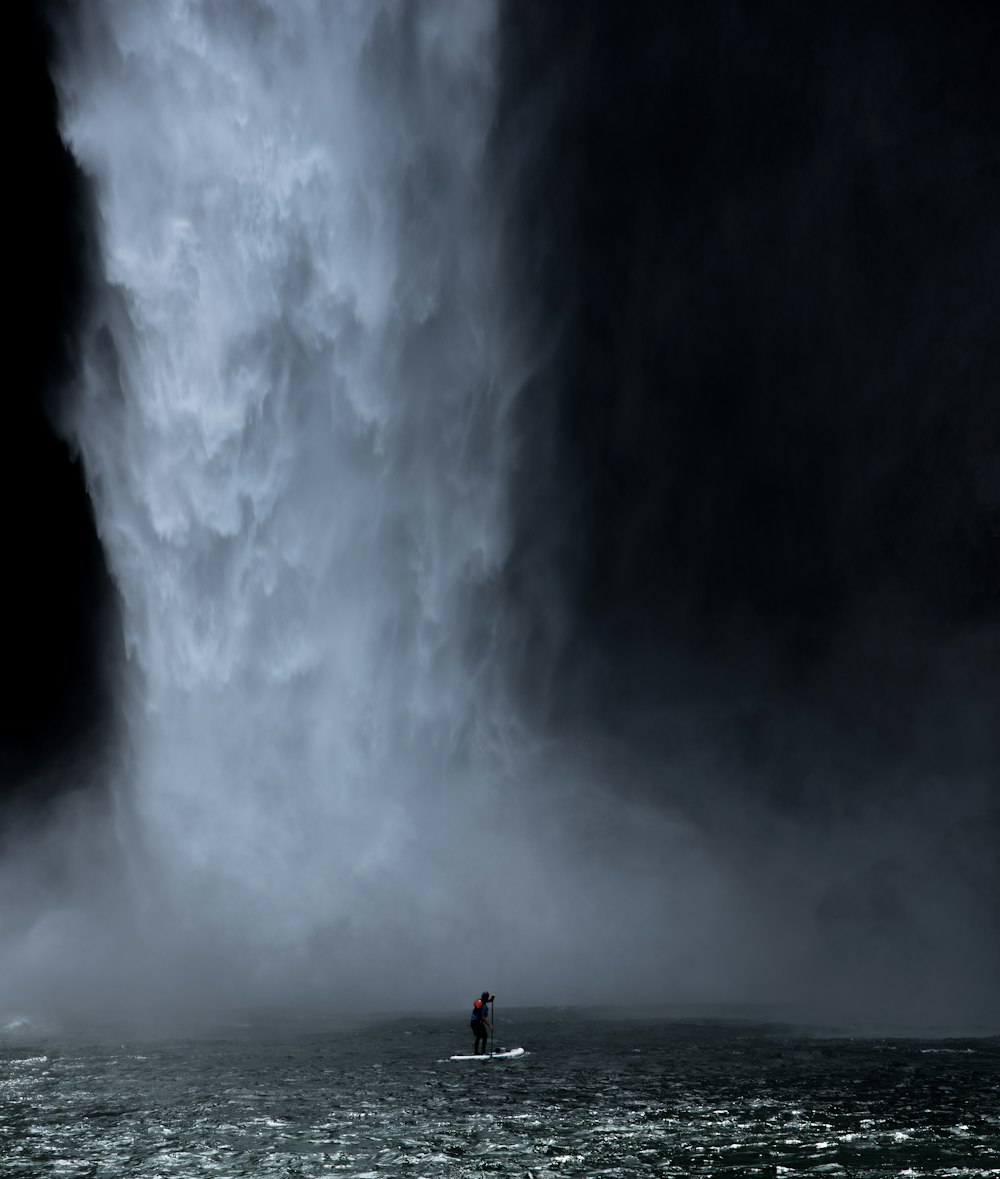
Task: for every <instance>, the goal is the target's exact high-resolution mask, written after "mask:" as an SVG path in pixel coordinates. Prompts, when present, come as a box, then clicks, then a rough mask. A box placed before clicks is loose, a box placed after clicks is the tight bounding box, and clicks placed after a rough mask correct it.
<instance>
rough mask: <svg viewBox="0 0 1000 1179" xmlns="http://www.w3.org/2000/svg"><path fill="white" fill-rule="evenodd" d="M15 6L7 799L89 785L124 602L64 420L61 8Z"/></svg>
mask: <svg viewBox="0 0 1000 1179" xmlns="http://www.w3.org/2000/svg"><path fill="white" fill-rule="evenodd" d="M15 11H16V15H14V16H12V17H11V18H10V21H11V25H12V26H13V27H10V28H8V37H7V41H6V43H7V46H8V54H9V55H10V57H11V58H13V57H14V56H15V55H16V59H17V60H16V63H15V62H14V61H13V60H9V61H8V66H9V67H11V72H12V74H13V75H14V76H16V77H17V78H18V80H19V81H18V97H17V109H16V117H15V118H14V119H13V120H12V131H13V137H14V142H13V144H12V145H11V146H10V155H9V159H10V160H11V162H12V167H11V170H10V182H9V184H8V199H9V201H10V203H11V205H10V207H11V215H10V217H9V221H8V233H9V235H10V239H11V240H10V247H11V248H10V250H9V253H8V258H9V260H11V261H12V263H13V264H12V265H10V266H9V268H8V271H7V275H8V290H7V300H6V304H7V314H8V316H9V317H11V322H10V323H9V334H8V346H9V348H10V353H9V355H8V364H9V368H8V373H9V377H10V379H9V383H8V387H7V391H6V396H5V398H4V408H3V428H2V433H0V437H2V447H3V453H2V459H0V505H2V508H0V510H2V512H3V523H4V527H3V570H4V572H3V577H2V579H0V594H2V601H0V619H2V625H3V634H4V643H3V665H2V682H3V703H2V707H0V792H2V793H0V802H2V801H5V802H7V803H9V804H16V805H18V806H25V807H30V806H31V805H32V804H33V803H36V802H38V803H41V802H44V801H45V800H46V799H48V798H50V797H51V796H52V795H53V794H55V793H58V792H60V791H61V790H63V789H70V788H72V787H73V786H74V785H75V784H78V783H79V781H80V775H79V773H78V770H79V767H80V763H81V758H84V757H85V756H86V755H87V754H89V753H92V752H95V751H97V750H98V749H99V748H100V746H101V744H102V741H103V739H104V737H105V736H106V735H107V731H108V729H109V726H110V702H109V698H108V681H107V674H106V672H107V668H108V666H109V663H110V659H109V658H108V655H109V648H112V649H113V648H114V647H115V643H116V628H115V625H114V623H115V618H114V615H115V609H116V605H115V596H114V591H113V587H112V585H111V582H110V578H109V577H108V573H107V570H106V567H105V564H104V558H103V554H102V551H101V546H100V543H99V541H98V537H97V533H96V530H95V527H94V521H93V515H92V512H91V508H90V502H89V499H88V497H87V493H86V488H85V485H84V477H83V473H82V471H81V468H80V464H79V463H78V462H77V461H76V460H75V459H74V456H73V455H72V454H71V452H70V449H69V448H68V446H67V445H66V443H65V442H64V441H62V440H61V439H60V438H59V437H58V434H57V431H56V430H55V429H54V426H53V422H54V420H55V418H56V417H57V411H58V403H59V399H60V398H61V397H63V396H66V395H70V391H71V386H72V382H73V380H74V377H75V358H74V339H75V335H76V329H77V325H78V322H79V317H80V315H81V313H82V309H83V303H84V299H85V287H86V282H87V277H86V275H87V262H86V259H87V253H88V249H89V245H88V241H89V220H88V218H89V215H88V212H87V193H86V189H85V185H84V183H83V180H82V177H81V176H80V175H79V173H78V171H77V170H76V168H75V166H74V164H73V161H72V159H71V157H70V155H69V153H68V152H67V151H66V149H65V147H64V146H63V144H62V142H61V141H60V139H59V136H58V133H57V128H56V105H55V95H54V93H53V89H52V85H51V83H50V80H49V72H48V70H49V61H50V56H51V53H52V48H53V46H52V39H51V35H50V31H49V25H48V18H49V16H50V15H51V13H52V11H53V6H52V5H36V6H35V7H34V8H32V7H31V6H30V5H18V6H16V9H15ZM15 64H16V69H14V66H15Z"/></svg>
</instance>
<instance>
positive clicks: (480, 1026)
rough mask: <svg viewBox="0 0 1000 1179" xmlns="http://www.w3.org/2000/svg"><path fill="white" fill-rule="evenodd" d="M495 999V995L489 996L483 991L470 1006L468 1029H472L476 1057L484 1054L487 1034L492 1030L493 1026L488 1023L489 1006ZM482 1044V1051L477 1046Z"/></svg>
mask: <svg viewBox="0 0 1000 1179" xmlns="http://www.w3.org/2000/svg"><path fill="white" fill-rule="evenodd" d="M495 999H496V995H491V994H490V993H489V991H483V993H482V995H480V996H479V998H478V999H477V1000H476V1001H475V1003H473V1004H472V1016H471V1018H470V1019H469V1027H471V1028H472V1034H473V1035H474V1036H475V1037H476V1046H475V1049H474V1052H475V1054H476V1056H480V1055H483V1054H485V1052H486V1041H487V1040H488V1039H489V1033H490V1032H491V1031H492V1030H493V1024H492V1023H490V1004H491V1003H492V1002H493V1001H494V1000H495ZM480 1044H482V1046H483V1047H482V1051H480V1048H479V1045H480Z"/></svg>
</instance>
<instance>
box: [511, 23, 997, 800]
mask: <svg viewBox="0 0 1000 1179" xmlns="http://www.w3.org/2000/svg"><path fill="white" fill-rule="evenodd" d="M501 12H502V18H501V24H502V38H503V40H502V70H501V87H500V109H499V114H498V121H497V134H496V139H495V143H494V148H495V155H496V157H497V159H498V160H499V164H498V175H499V181H498V183H499V185H500V186H501V188H502V191H503V197H502V199H503V201H504V204H505V210H506V217H507V221H506V234H507V237H506V257H507V259H508V266H509V271H508V273H509V276H510V282H511V288H512V289H513V290H514V291H516V298H517V305H516V306H515V307H514V308H513V310H512V313H511V314H512V318H513V320H514V321H515V322H516V324H517V331H518V334H519V338H521V339H527V340H528V341H529V345H528V351H529V354H530V355H531V357H532V360H533V362H534V363H533V368H532V379H531V381H530V383H529V386H528V387H527V388H526V389H525V392H524V395H523V397H522V401H521V407H520V411H519V413H520V416H519V418H518V421H517V432H518V453H519V466H518V469H517V473H516V478H515V482H514V486H513V490H512V497H513V510H514V518H515V523H516V546H515V551H514V555H513V559H512V561H511V564H510V569H509V587H510V592H511V597H512V600H513V601H514V602H515V603H516V608H515V610H514V613H513V616H514V618H515V619H516V622H515V623H514V624H512V632H513V633H514V634H515V635H516V636H519V637H523V654H522V655H521V664H520V667H519V675H516V677H515V679H516V682H517V683H518V685H519V690H520V691H521V692H522V694H523V698H524V699H525V700H526V702H527V703H526V708H527V710H528V711H529V712H531V713H532V714H533V715H545V716H546V717H547V718H548V720H549V723H551V724H552V725H554V726H556V727H557V728H560V729H563V728H569V729H574V728H577V727H591V726H593V724H594V723H595V721H596V722H597V723H600V724H602V725H610V727H611V728H612V729H614V730H615V731H617V732H618V733H625V734H628V736H629V738H630V740H632V741H634V740H648V741H649V743H650V744H651V745H652V746H654V747H655V746H659V747H667V746H669V747H670V748H672V749H673V750H674V751H678V750H683V748H684V747H685V745H687V746H691V745H697V744H698V743H700V742H706V741H709V742H712V743H713V744H714V745H715V746H716V747H721V748H722V750H723V755H724V757H726V758H728V759H730V760H731V761H732V763H733V767H734V768H735V769H739V770H741V771H747V773H744V778H745V779H746V778H747V776H749V778H750V779H752V778H753V777H754V775H755V774H757V773H758V770H760V771H761V772H760V774H759V777H760V779H761V788H762V789H768V790H772V791H776V792H777V793H778V794H779V795H780V794H782V793H784V794H787V795H789V796H794V795H795V794H796V793H797V792H800V791H801V790H802V789H803V783H804V782H805V781H806V780H807V779H808V778H809V777H810V776H811V773H812V768H813V763H815V762H817V761H821V760H822V761H825V762H829V761H830V759H831V758H833V759H834V760H836V761H837V763H838V764H840V765H841V766H844V767H846V771H847V772H845V773H844V774H843V778H844V788H845V789H854V788H856V787H859V786H860V787H861V788H863V789H871V788H873V787H874V783H875V782H876V780H884V779H885V777H886V774H885V770H886V767H887V766H892V765H893V764H898V763H900V762H902V761H910V760H918V761H923V762H925V763H926V762H928V761H929V762H931V763H933V765H934V766H935V767H936V768H937V769H938V770H940V771H941V772H942V773H948V772H950V770H951V769H952V768H955V769H957V770H958V772H959V775H960V776H961V775H966V773H967V772H968V773H971V774H972V776H977V775H978V776H980V777H981V774H982V767H983V766H984V765H985V764H988V760H987V759H988V758H989V757H992V756H993V755H994V754H995V753H996V742H995V738H992V737H991V736H990V731H991V727H992V726H991V723H990V701H991V700H992V705H993V709H994V713H993V715H994V716H995V715H996V713H995V709H996V706H997V698H996V687H995V685H996V677H997V674H998V668H1000V651H998V642H997V634H998V627H1000V398H998V397H997V396H996V390H997V388H1000V334H998V333H997V332H996V330H995V324H996V312H997V305H996V292H997V289H998V283H1000V222H998V220H997V212H996V211H997V209H998V208H1000V86H998V84H997V82H996V73H995V70H994V68H993V65H992V61H991V59H992V54H993V52H994V51H995V49H996V47H997V45H998V33H1000V15H998V14H997V13H995V12H993V11H992V10H990V9H988V8H987V7H986V6H982V5H973V4H966V5H959V6H957V7H955V8H949V9H947V10H946V9H945V8H944V7H943V6H940V5H920V4H917V5H900V4H890V3H881V4H879V3H876V4H873V5H866V6H850V5H848V6H844V5H833V4H830V5H797V4H794V3H788V4H779V5H772V6H769V7H768V8H767V9H766V11H765V10H761V9H760V8H759V7H757V6H753V5H749V4H747V5H742V4H703V5H660V4H656V3H649V4H641V3H640V4H637V5H628V6H615V5H605V4H601V3H579V4H577V3H573V4H551V5H533V4H530V3H523V4H519V3H513V4H508V5H504V6H502V9H501ZM513 646H514V647H515V649H516V647H517V644H516V643H515V644H513ZM539 652H541V653H543V654H544V655H545V657H546V658H547V659H548V661H549V666H550V667H551V669H552V674H551V675H550V676H549V677H548V678H546V677H540V676H539V675H538V674H537V669H536V668H535V667H534V666H533V664H534V661H535V660H536V659H537V658H538V655H539ZM991 684H992V685H993V688H992V694H991V688H990V685H991ZM641 716H646V717H648V718H653V719H651V720H650V721H649V722H648V724H647V725H646V731H645V732H644V733H640V732H637V731H636V729H637V726H639V727H641V724H640V721H639V718H640V717H641ZM671 726H672V727H671ZM668 730H669V731H668ZM852 763H853V764H852ZM967 763H970V764H967ZM764 771H766V772H764ZM765 778H766V779H767V782H768V783H770V784H769V785H767V786H766V787H765V786H764V785H763V781H764V779H765ZM782 780H784V782H785V785H781V784H780V783H781V781H782ZM852 783H853V785H852Z"/></svg>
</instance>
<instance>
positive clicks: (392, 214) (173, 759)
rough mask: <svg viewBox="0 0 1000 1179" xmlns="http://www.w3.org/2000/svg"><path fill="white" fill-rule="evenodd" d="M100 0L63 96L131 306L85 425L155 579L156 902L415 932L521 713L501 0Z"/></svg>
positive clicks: (107, 496)
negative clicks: (500, 233) (506, 442)
mask: <svg viewBox="0 0 1000 1179" xmlns="http://www.w3.org/2000/svg"><path fill="white" fill-rule="evenodd" d="M98 12H99V18H98ZM87 21H88V24H87V26H86V27H85V28H81V29H80V30H78V35H79V37H80V38H81V40H80V41H79V42H78V43H77V45H76V46H74V48H73V49H72V51H71V52H69V53H68V54H67V56H66V64H65V68H64V71H63V73H62V76H61V78H60V79H59V89H60V95H61V101H62V110H63V127H64V134H65V137H66V139H67V142H68V143H69V144H70V146H71V148H72V150H73V152H74V154H75V155H76V157H77V159H78V161H79V163H80V165H81V166H82V167H83V169H84V171H85V172H86V173H87V174H88V175H89V176H90V177H91V178H92V180H93V183H94V186H95V191H96V199H97V203H98V208H99V211H100V217H101V224H100V237H101V249H102V262H103V268H104V280H105V282H106V299H105V301H104V305H103V306H102V307H100V308H99V312H98V316H97V320H98V322H97V324H96V326H95V329H94V331H93V333H92V346H91V347H90V349H89V353H88V358H87V373H86V379H85V382H84V387H83V389H82V390H81V391H80V394H79V396H78V397H77V399H76V404H75V411H74V413H73V420H72V427H71V430H72V434H73V436H74V437H75V439H76V441H77V442H78V444H79V446H80V449H81V451H82V453H83V457H84V462H85V466H86V470H87V473H88V478H89V482H90V486H91V490H92V494H93V497H94V500H95V503H96V509H97V515H98V524H99V529H100V533H101V536H102V540H103V542H104V544H105V546H106V548H107V551H108V554H109V559H110V563H111V566H112V569H113V573H114V576H115V578H116V581H117V583H118V586H119V589H120V593H121V598H122V604H123V613H124V625H125V638H126V645H127V650H128V653H129V661H130V672H131V688H132V698H131V700H130V701H129V702H128V704H127V706H126V707H127V709H128V731H129V734H130V741H131V750H132V757H133V765H132V766H131V769H130V773H129V779H130V780H129V781H127V782H126V784H125V787H124V789H125V791H126V793H127V795H128V797H129V799H130V800H131V801H130V805H134V811H135V817H136V823H137V829H138V832H139V836H140V838H141V840H142V841H143V849H142V857H143V860H144V863H143V865H142V869H141V874H142V877H143V878H144V879H145V880H147V881H148V880H149V879H150V878H152V879H154V880H156V881H158V882H159V883H160V884H161V885H162V887H163V891H162V892H155V894H154V895H152V896H151V898H150V909H151V912H155V913H156V915H157V918H156V919H157V920H159V921H163V920H166V921H168V922H171V921H173V922H178V923H179V924H180V925H183V926H184V929H183V930H178V932H179V933H180V932H183V934H184V937H183V939H182V940H184V941H185V942H188V941H189V940H190V937H191V932H192V930H195V931H197V936H196V937H195V941H196V943H199V952H200V953H201V954H202V955H204V953H205V951H206V946H207V944H208V943H211V944H212V945H213V947H215V949H218V948H219V946H220V943H221V944H222V945H223V946H225V947H231V946H247V945H249V946H250V947H252V948H253V949H254V950H256V949H259V948H261V947H262V945H263V946H264V947H266V948H267V949H268V950H270V951H277V952H279V953H284V952H288V951H293V950H294V951H299V950H301V949H302V947H303V945H305V944H306V943H308V942H309V941H310V939H316V938H321V939H322V938H324V937H326V938H328V939H329V941H330V943H331V945H332V944H334V943H336V944H337V945H338V946H340V947H341V951H342V953H341V954H340V957H345V956H347V954H349V952H350V948H351V947H352V946H353V943H354V941H355V939H356V937H358V936H361V937H362V940H364V941H365V942H366V943H367V942H368V941H370V940H376V941H378V942H381V943H382V944H391V943H392V942H393V941H394V940H396V939H398V938H399V937H400V936H401V935H402V933H403V931H405V929H406V928H408V927H409V926H411V925H412V923H413V920H414V918H415V917H418V916H422V913H421V912H420V911H421V910H422V908H423V907H424V904H425V902H427V901H428V898H429V895H430V894H431V893H433V892H434V885H433V879H432V877H430V876H428V875H423V876H422V877H421V881H420V885H419V887H414V881H413V878H412V862H413V859H414V854H415V849H416V848H417V847H419V846H420V845H421V844H424V847H423V851H422V854H421V860H422V861H426V859H427V857H428V856H430V855H432V854H433V850H432V849H431V848H429V847H427V846H426V841H427V840H429V839H433V840H435V841H442V840H443V841H447V842H450V841H452V840H453V839H454V837H455V836H456V834H457V835H458V836H461V835H462V834H463V833H467V832H468V830H469V823H468V822H467V821H466V820H468V819H469V818H470V817H472V816H473V815H474V813H475V810H476V808H477V806H480V805H482V802H483V792H482V790H481V781H482V771H483V769H484V767H487V766H488V767H489V768H490V772H495V765H494V764H493V763H494V759H493V758H492V757H491V756H490V754H489V750H490V748H491V746H494V745H496V735H495V731H496V728H497V726H498V725H502V723H503V716H502V703H501V701H500V700H499V699H497V698H496V695H495V693H494V691H493V678H494V677H492V676H491V674H490V664H491V651H490V625H489V617H488V615H489V612H490V610H491V604H490V597H491V590H490V585H491V579H493V578H494V576H495V572H496V569H497V567H498V564H499V562H500V561H501V560H502V558H503V556H504V550H505V543H506V538H505V525H504V512H503V505H504V481H503V477H502V476H503V466H504V448H503V437H504V434H503V415H504V396H505V392H504V388H503V381H502V374H501V373H500V372H499V371H498V367H497V358H496V356H495V355H494V352H493V341H494V340H495V335H496V333H495V331H494V330H493V323H492V317H493V315H494V311H493V308H494V306H495V291H494V289H493V283H494V269H495V268H494V257H493V250H494V242H493V234H492V230H491V223H490V213H489V202H488V201H487V200H486V199H485V197H486V194H485V193H484V191H483V187H482V160H483V156H484V152H485V147H486V136H487V132H488V128H489V122H490V118H491V113H492V106H491V101H492V88H493V82H494V79H493V65H492V53H493V44H492V26H493V12H492V6H491V5H489V4H475V5H467V4H462V3H454V4H437V5H434V6H405V5H398V4H387V5H379V4H357V5H326V4H315V5H295V6H289V5H283V4H275V5H273V6H271V5H254V6H242V5H224V6H220V5H212V4H209V5H198V4H189V3H174V4H168V5H162V6H157V7H156V8H155V9H144V8H136V7H135V6H132V5H128V4H107V5H103V6H101V8H100V9H99V10H91V9H88V14H87ZM484 615H485V617H486V621H485V625H484ZM473 770H478V771H480V772H479V774H478V775H474V774H473ZM416 792H419V793H416ZM417 798H419V803H420V807H419V809H418V808H417V807H416V806H415V805H414V803H415V800H416V799H417ZM455 810H458V811H459V812H460V813H461V814H463V815H464V819H463V821H462V822H461V823H460V824H458V831H457V833H456V832H450V831H448V830H446V827H447V819H448V816H449V815H451V814H452V813H453V812H454V811H455ZM473 825H474V824H473ZM469 850H470V849H469V848H468V845H467V844H464V845H459V848H458V850H457V852H456V854H458V855H459V856H464V855H466V854H468V852H469ZM147 857H151V858H152V861H153V863H154V864H155V870H153V871H152V872H151V871H150V870H149V865H148V863H147V862H145V861H146V858H147ZM401 862H405V863H408V864H410V868H411V871H409V872H407V873H404V874H397V872H396V871H395V870H394V865H396V864H399V863H401ZM164 897H169V898H170V905H169V910H168V911H167V912H164V910H163V905H164ZM393 897H395V902H394V903H388V902H390V901H391V900H392V898H393ZM433 907H434V910H435V911H438V910H439V908H440V904H439V901H438V900H435V901H434V905H433ZM374 914H378V919H379V922H380V923H381V924H383V928H382V929H381V931H380V934H379V938H378V939H371V938H370V937H369V936H368V935H369V934H370V931H364V929H363V927H364V925H365V923H366V922H368V921H370V920H371V919H372V917H373V915H374ZM454 915H455V914H454V913H452V914H450V915H449V920H451V919H453V918H454ZM359 926H360V927H362V929H361V930H359V928H358V927H359ZM262 931H266V933H262ZM169 940H170V941H171V942H172V941H173V939H172V938H171V939H169ZM343 951H346V953H345V952H343ZM253 957H255V955H254V954H251V958H253ZM267 969H271V967H268V968H267Z"/></svg>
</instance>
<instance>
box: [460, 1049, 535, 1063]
mask: <svg viewBox="0 0 1000 1179" xmlns="http://www.w3.org/2000/svg"><path fill="white" fill-rule="evenodd" d="M523 1055H524V1049H523V1048H501V1049H500V1051H499V1052H480V1053H479V1054H478V1055H477V1056H450V1057H449V1058H448V1059H449V1060H511V1059H513V1057H515V1056H523Z"/></svg>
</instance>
